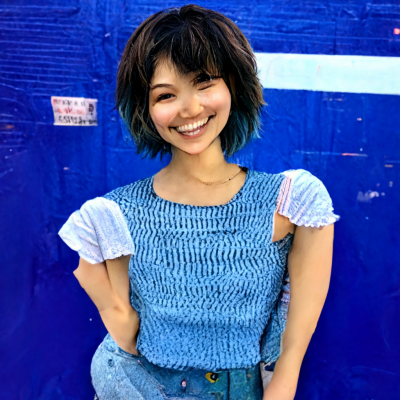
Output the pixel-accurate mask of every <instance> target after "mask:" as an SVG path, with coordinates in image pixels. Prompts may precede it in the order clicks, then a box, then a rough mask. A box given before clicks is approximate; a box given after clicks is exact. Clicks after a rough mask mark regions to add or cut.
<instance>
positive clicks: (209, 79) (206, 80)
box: [196, 74, 219, 90]
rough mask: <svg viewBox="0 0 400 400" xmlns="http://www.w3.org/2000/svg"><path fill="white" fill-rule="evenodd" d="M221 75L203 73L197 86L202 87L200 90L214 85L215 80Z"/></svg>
mask: <svg viewBox="0 0 400 400" xmlns="http://www.w3.org/2000/svg"><path fill="white" fill-rule="evenodd" d="M218 78H219V77H218V76H211V75H208V74H201V75H199V76H198V77H197V82H196V84H197V86H198V87H199V88H200V90H203V89H207V88H209V87H211V86H212V83H214V81H215V80H217V79H218Z"/></svg>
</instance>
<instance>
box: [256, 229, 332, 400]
mask: <svg viewBox="0 0 400 400" xmlns="http://www.w3.org/2000/svg"><path fill="white" fill-rule="evenodd" d="M333 230H334V228H333V224H331V225H328V226H325V227H322V228H306V227H304V226H297V227H296V231H295V235H294V240H293V244H292V247H291V249H290V252H289V259H288V267H289V276H290V306H289V312H288V317H287V323H286V329H285V331H284V333H283V343H282V353H281V355H280V357H279V359H278V361H277V362H276V365H275V370H274V373H273V375H272V380H271V382H270V384H269V385H268V386H267V388H266V389H265V392H264V397H263V400H293V398H294V396H295V393H296V388H297V382H298V377H299V373H300V367H301V363H302V361H303V357H304V354H305V352H306V350H307V347H308V344H309V342H310V340H311V336H312V334H313V333H314V331H315V328H316V326H317V322H318V319H319V317H320V314H321V310H322V307H323V305H324V302H325V299H326V295H327V293H328V287H329V281H330V275H331V266H332V248H333Z"/></svg>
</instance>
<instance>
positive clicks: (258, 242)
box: [59, 169, 339, 372]
mask: <svg viewBox="0 0 400 400" xmlns="http://www.w3.org/2000/svg"><path fill="white" fill-rule="evenodd" d="M246 170H247V169H246ZM276 210H277V211H278V212H279V213H280V214H282V215H285V216H286V217H288V218H289V219H290V220H291V221H292V222H293V223H295V224H296V225H305V226H324V225H327V224H330V223H333V222H335V221H336V220H337V219H339V217H338V216H337V215H335V214H333V212H332V211H333V208H332V202H331V199H330V197H329V194H328V192H327V190H326V189H325V186H324V185H323V184H322V182H321V181H320V180H318V179H317V178H316V177H314V176H313V175H311V174H310V173H309V172H307V171H304V170H291V171H286V172H285V173H282V174H267V173H263V172H256V171H252V170H247V175H246V180H245V183H244V185H243V187H242V188H241V190H240V191H239V192H238V193H237V194H236V195H235V196H234V198H233V199H232V200H231V201H230V202H228V203H227V204H224V205H219V206H204V207H201V206H192V205H183V204H178V203H173V202H170V201H168V200H165V199H162V198H160V197H159V196H157V194H156V193H155V192H154V190H153V177H150V178H147V179H143V180H140V181H137V182H134V183H132V184H130V185H127V186H124V187H120V188H118V189H116V190H114V191H112V192H110V193H108V194H106V195H105V196H104V197H98V198H96V199H93V200H89V201H87V202H86V203H85V204H84V205H83V206H82V207H81V209H80V210H78V211H75V212H74V213H73V214H72V215H71V217H70V218H69V219H68V221H67V222H66V223H65V224H64V226H63V227H62V228H61V230H60V232H59V234H60V236H61V237H62V239H63V240H64V241H65V242H66V243H67V244H68V245H69V246H70V247H71V248H73V249H74V250H76V251H78V252H79V254H80V256H81V257H83V258H86V259H88V260H89V262H92V263H95V262H101V261H103V260H105V259H112V258H116V257H119V256H120V255H122V254H134V255H133V256H132V257H131V260H130V265H129V278H130V296H131V303H132V305H133V307H134V308H135V309H136V311H137V313H138V315H139V318H140V332H139V336H138V343H137V348H138V350H139V351H140V352H141V353H142V354H143V355H144V356H145V357H146V358H147V359H148V360H149V361H150V362H152V363H154V364H157V365H159V366H161V367H167V368H175V369H180V370H185V369H190V368H199V369H207V370H209V371H215V372H216V371H218V370H223V369H231V368H247V367H250V366H254V365H256V364H257V363H258V362H259V361H264V362H266V363H270V362H272V361H275V360H276V359H277V358H278V357H279V355H280V342H281V336H282V332H283V330H284V328H285V325H286V317H287V312H288V307H289V283H288V282H289V277H288V273H287V258H288V252H289V248H290V246H291V244H292V241H293V237H294V236H293V235H292V234H290V233H289V234H288V235H287V236H286V237H285V238H283V239H281V240H279V241H278V242H275V243H272V229H273V215H274V212H275V211H276Z"/></svg>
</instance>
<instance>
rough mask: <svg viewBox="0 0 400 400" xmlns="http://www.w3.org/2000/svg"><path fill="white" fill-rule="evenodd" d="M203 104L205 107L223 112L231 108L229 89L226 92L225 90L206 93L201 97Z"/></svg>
mask: <svg viewBox="0 0 400 400" xmlns="http://www.w3.org/2000/svg"><path fill="white" fill-rule="evenodd" d="M203 104H204V106H205V107H207V108H209V109H210V110H213V111H215V112H223V111H225V110H226V111H227V112H228V113H229V110H230V109H231V96H230V93H229V90H228V91H227V93H225V91H218V92H214V93H208V94H207V95H206V96H205V98H204V99H203Z"/></svg>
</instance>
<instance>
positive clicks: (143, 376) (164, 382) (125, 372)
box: [91, 335, 263, 400]
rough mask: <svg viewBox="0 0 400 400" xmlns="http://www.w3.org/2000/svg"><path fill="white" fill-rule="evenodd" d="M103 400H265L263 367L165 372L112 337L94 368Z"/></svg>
mask: <svg viewBox="0 0 400 400" xmlns="http://www.w3.org/2000/svg"><path fill="white" fill-rule="evenodd" d="M91 375H92V382H93V386H94V389H95V391H96V394H97V397H98V399H99V400H164V399H171V400H172V399H187V400H262V397H263V383H262V379H261V372H260V366H259V365H255V366H252V367H250V368H238V369H230V370H221V371H206V370H200V369H188V370H187V371H180V370H176V369H170V368H163V367H159V366H157V365H155V364H152V363H151V362H149V361H148V360H147V359H146V358H145V357H144V356H143V355H133V354H129V353H127V352H125V351H124V350H122V349H121V348H120V347H118V345H117V344H116V343H115V341H114V340H113V339H112V338H111V336H110V335H107V336H106V338H105V339H104V341H103V342H102V344H101V345H100V346H99V348H98V349H97V351H96V353H95V355H94V357H93V361H92V366H91Z"/></svg>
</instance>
